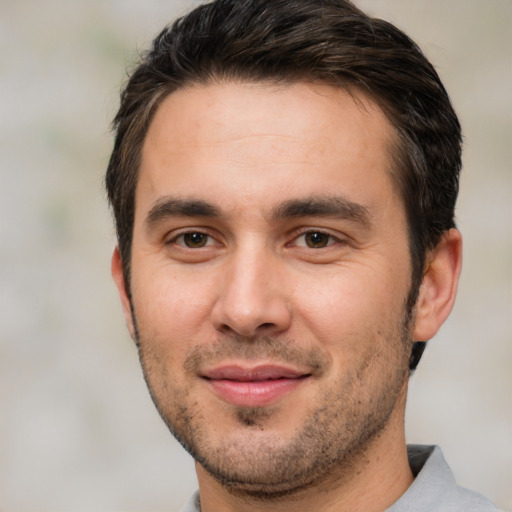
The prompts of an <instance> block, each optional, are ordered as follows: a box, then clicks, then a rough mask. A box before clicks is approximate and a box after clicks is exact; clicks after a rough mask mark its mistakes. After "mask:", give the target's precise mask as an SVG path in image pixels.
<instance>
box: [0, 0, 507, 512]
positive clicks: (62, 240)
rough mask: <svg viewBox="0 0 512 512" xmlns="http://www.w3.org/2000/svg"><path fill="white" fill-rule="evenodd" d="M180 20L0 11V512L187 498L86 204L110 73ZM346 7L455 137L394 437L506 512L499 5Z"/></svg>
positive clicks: (116, 76)
mask: <svg viewBox="0 0 512 512" xmlns="http://www.w3.org/2000/svg"><path fill="white" fill-rule="evenodd" d="M195 3H197V2H195ZM190 4H191V2H186V1H184V0H183V1H181V2H178V1H174V2H173V1H172V0H168V1H167V2H163V1H158V0H145V1H142V0H115V1H114V0H112V1H110V2H106V1H105V2H100V1H87V0H77V1H73V2H67V1H64V0H61V1H58V0H46V1H38V0H18V1H15V0H2V2H1V3H0V41H1V44H2V49H3V50H2V53H1V55H0V108H1V111H0V119H1V123H0V146H1V147H0V169H1V187H0V225H1V233H0V234H1V236H0V283H1V286H0V342H1V345H0V351H1V352H0V379H1V380H0V407H1V409H0V414H1V416H0V509H1V510H3V511H13V512H17V511H26V510H31V511H38V512H39V511H48V512H49V511H55V510H66V511H73V512H74V511H82V510H83V511H86V510H87V511H121V510H123V511H126V512H130V511H147V510H155V511H158V510H162V511H163V510H170V511H172V510H177V509H178V508H179V506H180V505H181V503H182V502H183V501H184V500H185V499H186V497H187V496H188V495H189V494H190V492H192V490H193V489H194V487H195V477H194V471H193V464H192V462H191V460H190V459H189V457H188V455H186V454H185V453H184V452H183V450H182V449H181V448H180V447H179V446H178V445H177V443H176V442H175V441H174V440H173V439H172V438H171V436H170V435H169V434H168V432H167V431H166V429H165V427H164V426H163V424H162V423H161V421H160V419H159V417H158V415H157V413H156V412H155V411H154V410H153V406H152V404H151V402H150V399H149V397H148V394H147V391H146V389H145V387H144V384H143V381H142V377H141V372H140V370H139V368H138V363H137V360H136V353H135V350H134V347H133V346H132V344H131V341H130V339H129V337H128V335H127V333H126V332H125V329H124V325H123V321H122V316H121V309H120V306H119V304H118V299H117V296H116V292H115V290H114V286H113V284H112V282H111V279H110V276H109V257H110V252H111V250H112V248H113V245H114V237H113V229H112V226H111V221H110V216H109V213H108V210H107V207H106V201H105V198H104V192H103V189H102V174H103V172H104V169H105V166H106V162H107V158H108V154H109V150H110V147H111V143H112V139H111V136H110V134H109V128H108V125H109V122H110V120H111V118H112V116H113V114H114V112H115V109H116V106H117V101H118V99H117V97H118V91H119V87H120V84H121V83H122V81H123V79H124V76H125V75H124V73H125V71H124V70H125V67H126V66H129V64H130V62H131V61H132V59H133V57H134V55H135V52H136V50H137V49H142V48H144V47H145V46H146V45H147V43H148V42H149V40H150V39H151V37H152V36H153V35H154V34H155V33H156V31H157V30H158V29H160V28H161V27H162V26H163V25H164V24H165V23H166V22H168V21H169V20H170V19H171V18H173V17H174V15H175V14H176V13H179V12H183V11H184V8H185V6H186V5H190ZM360 5H361V6H362V7H363V8H367V9H368V10H369V11H370V12H372V13H373V14H375V15H378V16H381V17H385V18H387V19H389V20H391V21H393V22H395V23H396V24H398V25H399V26H400V27H402V28H404V29H405V30H406V31H408V32H409V33H410V35H412V36H413V38H415V39H416V40H417V41H418V42H419V43H420V45H422V46H423V48H424V50H425V51H426V53H427V55H428V56H429V57H430V58H431V59H432V60H433V62H434V63H435V64H436V66H437V69H438V71H439V73H440V74H441V76H442V78H443V79H444V81H445V84H446V86H447V88H448V90H449V91H450V93H451V96H452V98H453V101H454V104H455V107H456V109H457V111H458V112H459V114H460V117H461V120H462V123H463V126H464V132H465V137H466V139H465V140H466V150H465V168H464V174H463V178H462V190H461V197H460V203H459V207H458V214H457V216H458V221H459V225H460V228H461V230H462V232H463V234H464V236H465V262H464V271H463V276H462V282H461V286H460V293H459V297H458V302H457V305H456V307H455V310H454V312H453V314H452V316H451V318H450V320H449V321H448V322H447V324H446V325H445V326H444V327H443V329H442V330H441V332H440V333H439V335H438V336H437V337H436V339H435V340H433V341H432V342H431V343H430V346H429V348H428V350H427V352H426V354H425V357H424V360H423V361H422V364H421V365H420V368H419V369H418V371H417V374H416V375H415V376H414V377H413V379H412V383H411V391H410V398H409V400H410V404H409V412H408V417H407V431H408V438H409V440H410V441H413V442H422V443H432V442H435V443H439V444H441V445H442V447H443V449H444V451H445V456H446V457H447V459H448V460H449V462H450V463H451V464H452V466H453V468H454V469H455V472H456V474H457V476H458V479H459V482H460V483H461V484H463V485H465V486H467V487H471V488H474V489H476V490H479V491H481V492H482V493H484V494H486V495H488V496H489V497H490V498H491V499H493V500H494V501H495V502H496V503H497V504H499V505H500V506H501V507H502V508H503V509H508V510H512V490H511V489H512V485H511V483H512V393H511V387H512V386H511V384H512V377H511V371H512V320H511V318H512V208H511V203H512V172H511V168H510V166H511V162H512V150H511V148H512V123H511V112H512V110H511V107H512V105H511V104H512V99H511V93H510V91H511V90H512V57H511V53H512V36H511V34H512V32H510V29H509V27H510V25H511V23H512V2H511V1H510V0H413V1H412V0H361V1H360Z"/></svg>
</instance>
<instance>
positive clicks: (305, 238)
mask: <svg viewBox="0 0 512 512" xmlns="http://www.w3.org/2000/svg"><path fill="white" fill-rule="evenodd" d="M336 242H337V239H336V238H335V237H334V236H332V235H330V234H329V233H324V232H322V231H308V232H306V233H303V234H302V235H300V236H299V237H297V239H296V242H295V245H297V246H298V247H308V248H310V249H323V248H324V247H327V246H329V245H332V244H334V243H336Z"/></svg>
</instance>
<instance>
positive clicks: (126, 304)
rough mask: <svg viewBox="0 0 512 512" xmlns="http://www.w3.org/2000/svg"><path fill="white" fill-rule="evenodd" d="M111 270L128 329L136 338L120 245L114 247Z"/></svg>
mask: <svg viewBox="0 0 512 512" xmlns="http://www.w3.org/2000/svg"><path fill="white" fill-rule="evenodd" d="M110 268H111V272H112V277H113V278H114V282H115V283H116V286H117V291H118V292H119V297H120V298H121V304H122V306H123V313H124V319H125V321H126V327H128V331H129V332H130V336H131V337H132V339H133V340H135V327H134V322H133V314H132V308H131V303H130V296H129V294H128V291H127V289H126V283H125V280H124V272H123V269H124V266H123V260H122V259H121V253H120V252H119V247H118V246H116V248H115V249H114V253H113V254H112V261H111V266H110Z"/></svg>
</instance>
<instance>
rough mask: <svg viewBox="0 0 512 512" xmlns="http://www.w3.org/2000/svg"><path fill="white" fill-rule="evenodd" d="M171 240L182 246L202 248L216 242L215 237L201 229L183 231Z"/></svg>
mask: <svg viewBox="0 0 512 512" xmlns="http://www.w3.org/2000/svg"><path fill="white" fill-rule="evenodd" d="M171 242H172V243H175V244H176V245H179V246H181V247H187V248H189V249H201V248H202V247H207V246H209V245H212V244H213V243H214V242H213V239H212V238H211V237H210V236H209V235H207V234H206V233H201V232H200V231H190V232H189V233H182V234H181V235H179V236H177V237H176V238H174V239H173V240H171Z"/></svg>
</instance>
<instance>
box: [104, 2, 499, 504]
mask: <svg viewBox="0 0 512 512" xmlns="http://www.w3.org/2000/svg"><path fill="white" fill-rule="evenodd" d="M114 124H115V128H116V140H115V146H114V150H113V153H112V157H111V160H110V163H109V168H108V171H107V178H106V184H107V189H108V194H109V199H110V202H111V204H112V207H113V211H114V215H115V221H116V228H117V234H118V247H117V248H116V249H115V251H114V255H113V258H112V273H113V276H114V280H115V282H116V284H117V287H118V289H119V293H120V296H121V300H122V303H123V308H124V312H125V316H126V321H127V325H128V328H129V330H130V333H131V335H132V338H133V339H134V341H135V342H136V344H137V347H138V350H139V356H140V360H141V364H142V368H143V371H144V376H145V379H146V382H147V384H148V387H149V390H150V393H151V396H152V398H153V401H154V402H155V405H156V407H157V409H158V411H159V412H160V414H161V416H162V418H163V420H164V421H165V422H166V424H167V425H168V426H169V428H170V430H171V431H172V433H173V434H174V435H175V436H176V438H177V439H178V440H179V441H180V442H181V443H182V445H183V446H184V447H185V448H186V449H187V450H188V451H189V452H190V453H191V455H192V456H193V457H194V459H195V460H196V469H197V476H198V481H199V492H198V494H197V495H196V496H195V497H194V498H193V499H192V500H191V502H190V503H189V505H188V506H187V508H186V510H187V511H188V510H190V511H194V510H202V511H203V512H211V511H219V510H222V511H255V510H262V509H267V510H283V511H284V510H293V511H302V510H316V511H331V510H347V511H351V512H354V511H366V512H368V511H370V512H371V511H383V510H392V511H394V512H400V511H406V510H407V511H410V510H417V511H432V510H439V511H454V510H461V511H462V510H464V511H468V510H474V511H487V510H489V511H490V510H495V508H494V507H493V506H492V505H491V504H490V503H489V502H488V501H486V500H485V499H484V498H482V497H481V496H479V495H477V494H474V493H472V492H470V491H466V490H464V489H461V488H459V487H457V486H456V484H455V482H454V480H453V476H452V474H451V472H450V470H449V468H448V467H447V466H446V463H445V462H444V459H443V457H442V454H441V452H440V450H439V448H434V447H418V446H415V447H414V446H413V447H409V449H407V447H406V443H405V434H404V414H405V401H406V394H407V383H408V378H409V375H410V372H411V370H412V369H414V367H415V366H416V364H417V363H418V361H419V358H420V357H421V351H422V350H423V348H424V346H425V342H426V341H427V340H429V339H430V338H432V337H433V336H434V335H435V333H436V332H437V330H438V329H439V327H440V326H441V324H442V323H443V322H444V320H445V319H446V317H447V316H448V314H449V313H450V310H451V308H452V305H453V302H454V299H455V294H456V289H457V282H458V276H459V272H460V267H461V236H460V234H459V232H458V231H457V230H456V228H455V224H454V218H453V216H454V206H455V201H456V197H457V191H458V176H459V171H460V166H461V162H460V150H461V135H460V126H459V123H458V120H457V117H456V115H455V113H454V111H453V109H452V106H451V104H450V101H449V98H448V96H447V94H446V91H445V90H444V87H443V86H442V84H441V82H440V80H439V77H438V76H437V74H436V72H435V70H434V69H433V67H432V66H431V65H430V63H429V62H428V61H427V60H426V59H425V57H424V56H423V54H422V53H421V51H420V50H419V49H418V48H417V46H416V45H415V44H414V43H413V42H412V41H411V40H410V39H409V38H408V37H407V36H406V35H405V34H403V33H402V32H400V31H399V30H398V29H396V28H395V27H393V26H392V25H390V24H388V23H386V22H384V21H382V20H377V19H372V18H370V17H368V16H367V15H365V14H364V13H363V12H361V11H360V10H358V9H357V8H356V7H355V6H354V5H352V4H351V3H349V2H347V1H345V0H321V1H319V0H293V1H292V0H286V1H285V0H273V1H272V2H268V1H266V0H265V1H264V0H244V1H240V0H218V1H216V2H213V3H210V4H205V5H203V6H200V7H198V8H196V9H195V10H194V11H192V12H191V13H190V14H189V15H188V16H186V17H184V18H183V19H181V20H178V21H177V22H176V23H175V24H174V25H172V26H170V27H168V28H166V29H165V30H164V31H163V32H162V33H161V34H160V35H159V36H158V37H157V38H156V39H155V41H154V42H153V47H152V49H151V51H149V52H148V53H147V54H146V55H145V56H144V57H143V59H142V61H141V63H140V64H139V66H138V68H137V69H136V70H135V71H134V73H133V74H132V76H131V78H130V80H129V82H128V84H127V86H126V88H125V90H124V91H123V93H122V97H121V106H120V109H119V112H118V114H117V116H116V119H115V123H114Z"/></svg>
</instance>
